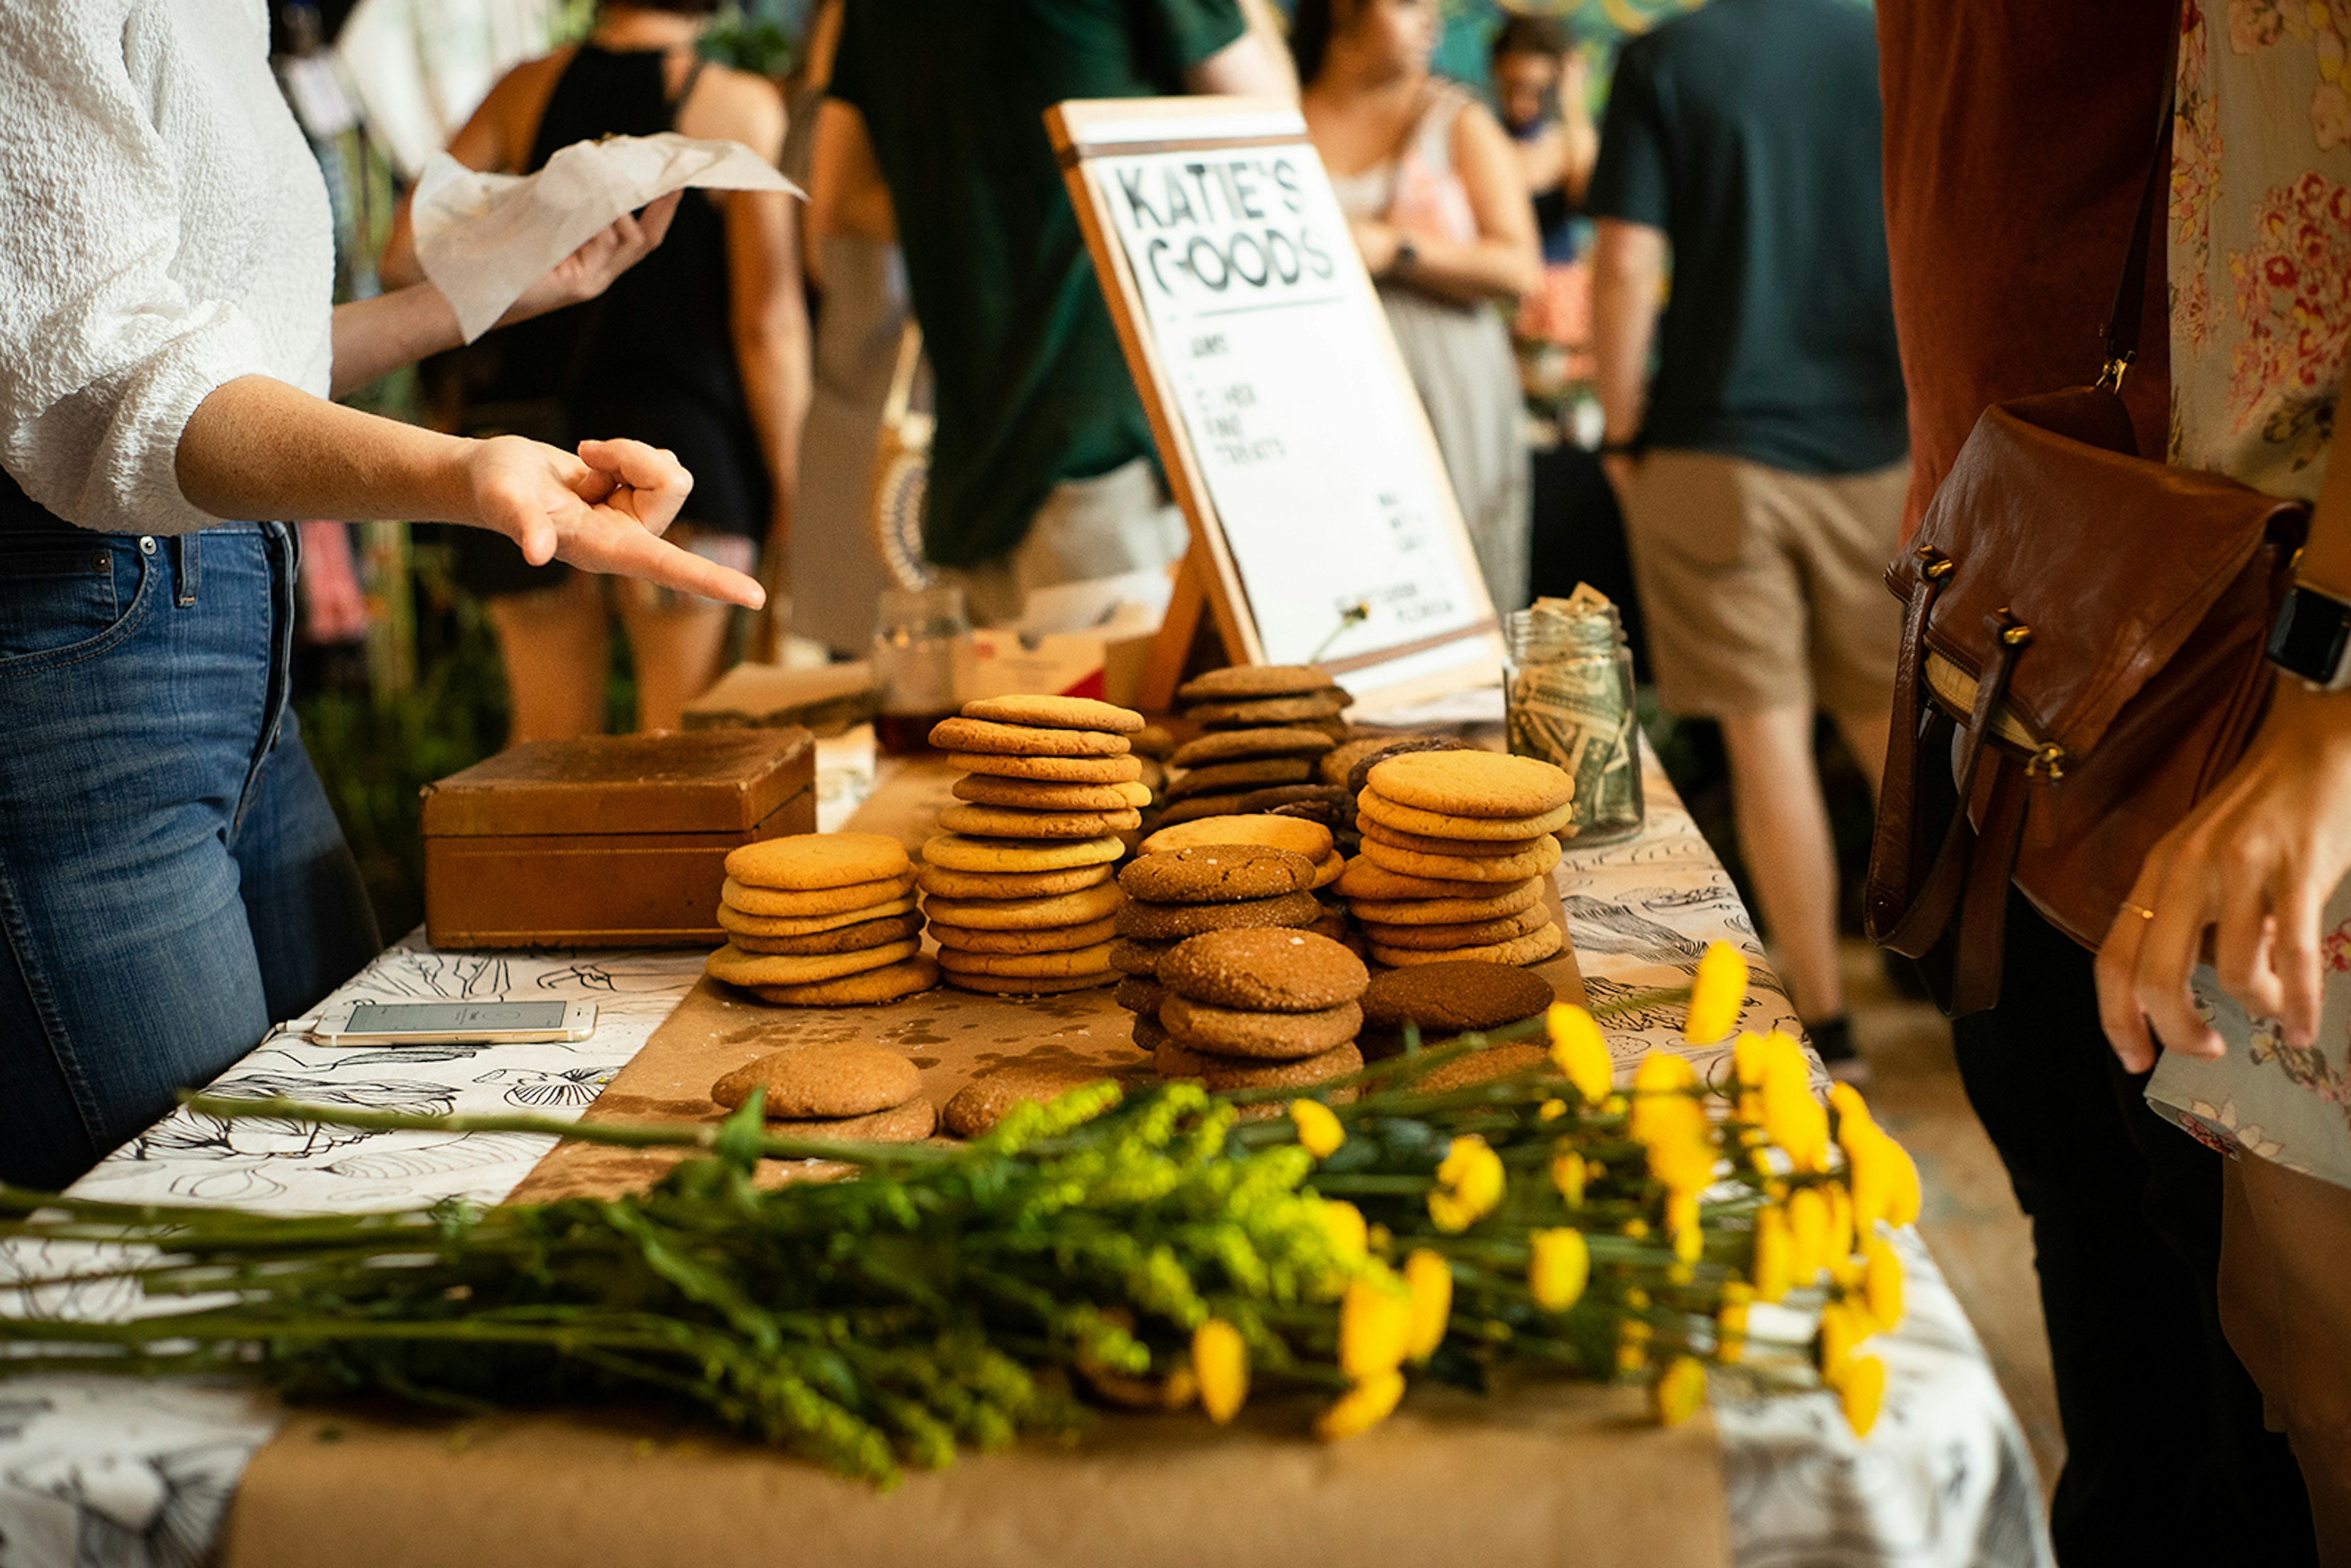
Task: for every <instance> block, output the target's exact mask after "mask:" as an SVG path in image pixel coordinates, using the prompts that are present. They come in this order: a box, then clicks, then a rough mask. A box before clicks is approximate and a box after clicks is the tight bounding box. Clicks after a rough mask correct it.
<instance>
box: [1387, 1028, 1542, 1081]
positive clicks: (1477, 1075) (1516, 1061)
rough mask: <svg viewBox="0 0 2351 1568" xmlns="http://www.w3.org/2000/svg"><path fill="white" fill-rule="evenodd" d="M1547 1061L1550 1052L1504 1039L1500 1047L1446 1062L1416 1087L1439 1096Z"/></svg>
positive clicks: (1421, 1077)
mask: <svg viewBox="0 0 2351 1568" xmlns="http://www.w3.org/2000/svg"><path fill="white" fill-rule="evenodd" d="M1548 1060H1550V1052H1548V1051H1545V1050H1543V1048H1542V1047H1541V1046H1540V1045H1536V1044H1533V1043H1531V1042H1530V1041H1527V1040H1504V1041H1502V1042H1501V1043H1500V1044H1499V1045H1489V1046H1488V1047H1487V1048H1486V1049H1485V1050H1483V1051H1471V1052H1470V1053H1469V1054H1468V1055H1467V1056H1464V1057H1460V1058H1458V1059H1457V1060H1455V1061H1448V1062H1447V1063H1446V1064H1445V1065H1444V1066H1442V1067H1439V1068H1438V1069H1437V1071H1434V1072H1428V1073H1424V1074H1422V1075H1421V1076H1420V1077H1419V1078H1418V1079H1416V1081H1415V1086H1416V1088H1419V1089H1422V1090H1425V1091H1426V1092H1429V1093H1432V1094H1436V1093H1442V1092H1444V1091H1446V1090H1447V1089H1467V1088H1468V1086H1469V1085H1471V1084H1472V1083H1484V1082H1488V1081H1489V1080H1491V1079H1496V1078H1506V1077H1508V1076H1509V1075H1510V1074H1511V1073H1513V1072H1524V1071H1527V1069H1529V1068H1531V1067H1541V1065H1542V1064H1543V1063H1544V1062H1545V1061H1548Z"/></svg>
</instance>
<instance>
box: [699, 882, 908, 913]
mask: <svg viewBox="0 0 2351 1568" xmlns="http://www.w3.org/2000/svg"><path fill="white" fill-rule="evenodd" d="M912 892H914V872H913V871H912V870H911V869H909V870H908V871H906V872H905V873H904V874H902V875H898V876H893V877H891V878H889V879H887V880H886V881H883V882H852V883H844V884H842V885H841V886H840V887H818V888H810V889H807V890H806V891H794V890H791V889H788V888H780V887H752V886H750V885H749V884H747V883H740V882H737V881H736V880H735V879H734V878H733V877H731V876H730V877H728V878H727V879H726V882H725V883H722V884H721V885H720V888H719V893H718V897H719V901H720V902H721V903H723V904H727V905H728V906H730V907H731V908H734V909H736V910H738V911H740V912H741V913H743V914H745V915H767V916H769V917H771V918H781V919H786V920H799V919H803V918H805V917H807V916H809V915H842V914H846V913H848V912H849V911H851V910H859V909H871V908H872V907H873V906H874V905H876V904H892V903H895V902H896V901H897V900H899V899H901V898H904V897H905V896H906V894H910V893H912Z"/></svg>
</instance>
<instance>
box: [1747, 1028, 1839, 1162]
mask: <svg viewBox="0 0 2351 1568" xmlns="http://www.w3.org/2000/svg"><path fill="white" fill-rule="evenodd" d="M1763 1043H1764V1046H1765V1048H1766V1050H1767V1051H1769V1052H1770V1055H1769V1056H1768V1058H1767V1059H1766V1061H1765V1062H1764V1067H1763V1092H1762V1096H1761V1098H1762V1103H1763V1133H1764V1135H1765V1136H1766V1137H1768V1138H1770V1139H1771V1141H1772V1142H1773V1143H1775V1144H1777V1145H1780V1147H1781V1148H1782V1149H1784V1150H1786V1151H1787V1154H1788V1158H1789V1159H1790V1160H1791V1161H1792V1162H1794V1165H1795V1167H1796V1168H1797V1169H1798V1170H1800V1171H1817V1170H1825V1169H1826V1168H1827V1166H1828V1151H1829V1113H1828V1108H1827V1107H1826V1106H1824V1105H1823V1104H1822V1103H1820V1102H1819V1101H1818V1100H1816V1099H1814V1098H1813V1084H1812V1069H1811V1067H1810V1066H1809V1065H1808V1064H1807V1063H1806V1062H1805V1061H1804V1052H1803V1048H1802V1046H1800V1045H1798V1044H1797V1043H1796V1042H1795V1041H1794V1040H1792V1039H1790V1038H1789V1037H1788V1036H1786V1035H1784V1034H1782V1033H1781V1032H1780V1031H1779V1030H1772V1031H1771V1033H1770V1034H1769V1035H1766V1036H1765V1037H1764V1040H1763Z"/></svg>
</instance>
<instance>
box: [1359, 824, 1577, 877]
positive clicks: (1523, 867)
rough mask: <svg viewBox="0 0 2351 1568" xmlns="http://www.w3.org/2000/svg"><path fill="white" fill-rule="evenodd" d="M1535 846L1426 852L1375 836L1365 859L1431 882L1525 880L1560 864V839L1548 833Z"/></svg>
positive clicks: (1366, 845) (1367, 845)
mask: <svg viewBox="0 0 2351 1568" xmlns="http://www.w3.org/2000/svg"><path fill="white" fill-rule="evenodd" d="M1535 845H1536V847H1535V848H1533V849H1531V850H1527V851H1524V852H1520V853H1519V854H1514V855H1425V854H1422V853H1421V852H1419V851H1417V850H1400V849H1398V848H1396V847H1395V845H1394V844H1384V843H1381V842H1379V841H1377V840H1375V839H1368V838H1367V839H1365V840H1364V859H1365V860H1368V861H1370V862H1372V863H1373V864H1374V865H1379V866H1385V867H1387V869H1388V870H1390V871H1392V872H1395V873H1396V874H1398V875H1399V876H1419V877H1426V878H1427V879H1428V880H1429V881H1431V882H1524V881H1525V880H1526V879H1527V878H1529V877H1531V876H1541V875H1542V874H1543V873H1545V872H1547V871H1549V870H1551V868H1552V867H1553V866H1555V865H1557V864H1558V863H1559V841H1558V840H1557V839H1554V838H1552V836H1551V835H1550V834H1549V833H1545V834H1544V835H1543V836H1542V837H1541V838H1540V839H1537V840H1536V841H1535Z"/></svg>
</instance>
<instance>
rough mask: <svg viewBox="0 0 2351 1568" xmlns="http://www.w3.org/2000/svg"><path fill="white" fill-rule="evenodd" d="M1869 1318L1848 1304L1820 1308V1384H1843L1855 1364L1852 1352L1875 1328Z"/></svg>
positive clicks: (1831, 1303) (1838, 1303)
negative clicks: (1847, 1373) (1846, 1374)
mask: <svg viewBox="0 0 2351 1568" xmlns="http://www.w3.org/2000/svg"><path fill="white" fill-rule="evenodd" d="M1874 1326H1875V1325H1873V1324H1872V1323H1871V1322H1870V1321H1869V1315H1868V1314H1867V1313H1866V1312H1863V1311H1862V1310H1861V1309H1860V1308H1858V1307H1855V1306H1854V1305H1852V1304H1851V1303H1849V1302H1845V1301H1831V1302H1830V1303H1829V1304H1828V1305H1827V1306H1825V1307H1823V1308H1822V1309H1821V1333H1820V1339H1819V1343H1818V1350H1819V1354H1820V1369H1821V1381H1822V1382H1823V1383H1825V1384H1827V1385H1829V1386H1830V1387H1832V1388H1834V1387H1836V1386H1837V1385H1839V1384H1841V1383H1843V1382H1844V1375H1845V1373H1846V1372H1847V1371H1848V1370H1849V1369H1850V1368H1851V1367H1852V1365H1853V1353H1854V1351H1855V1349H1856V1348H1857V1347H1859V1345H1860V1344H1861V1342H1862V1341H1864V1340H1865V1339H1867V1338H1868V1337H1869V1333H1870V1330H1871V1328H1872V1327H1874Z"/></svg>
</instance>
